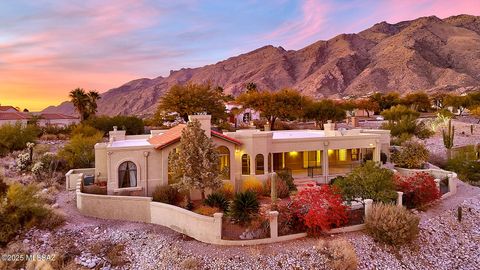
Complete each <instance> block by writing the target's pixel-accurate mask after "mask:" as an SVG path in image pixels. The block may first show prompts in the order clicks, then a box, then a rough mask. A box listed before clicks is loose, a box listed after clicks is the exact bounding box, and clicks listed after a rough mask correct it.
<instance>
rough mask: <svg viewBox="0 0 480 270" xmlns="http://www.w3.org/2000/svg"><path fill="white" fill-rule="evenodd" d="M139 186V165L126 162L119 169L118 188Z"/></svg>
mask: <svg viewBox="0 0 480 270" xmlns="http://www.w3.org/2000/svg"><path fill="white" fill-rule="evenodd" d="M136 186H137V165H135V163H133V162H131V161H125V162H123V163H122V164H120V166H119V167H118V187H119V188H128V187H136Z"/></svg>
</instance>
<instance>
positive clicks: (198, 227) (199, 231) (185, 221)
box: [150, 202, 223, 243]
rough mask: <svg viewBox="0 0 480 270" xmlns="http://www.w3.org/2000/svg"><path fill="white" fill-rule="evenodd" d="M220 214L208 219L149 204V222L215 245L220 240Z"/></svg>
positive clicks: (182, 210)
mask: <svg viewBox="0 0 480 270" xmlns="http://www.w3.org/2000/svg"><path fill="white" fill-rule="evenodd" d="M222 216H223V214H222V213H216V214H214V217H208V216H204V215H200V214H197V213H194V212H192V211H189V210H186V209H183V208H180V207H177V206H174V205H169V204H165V203H159V202H151V203H150V222H151V223H154V224H159V225H162V226H165V227H168V228H170V229H172V230H174V231H177V232H180V233H183V234H185V235H188V236H190V237H192V238H195V239H197V240H198V241H201V242H205V243H217V242H218V241H220V240H221V239H222Z"/></svg>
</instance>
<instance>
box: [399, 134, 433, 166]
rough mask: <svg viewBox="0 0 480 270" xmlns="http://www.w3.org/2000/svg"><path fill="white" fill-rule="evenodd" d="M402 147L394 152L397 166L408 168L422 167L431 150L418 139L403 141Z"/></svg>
mask: <svg viewBox="0 0 480 270" xmlns="http://www.w3.org/2000/svg"><path fill="white" fill-rule="evenodd" d="M401 146H402V147H401V149H400V150H399V151H396V152H394V153H393V154H392V161H393V163H395V165H396V166H398V167H401V168H407V169H421V168H422V167H423V164H425V162H427V160H428V156H429V152H428V150H427V148H426V147H425V145H424V144H423V143H421V142H417V141H406V142H404V143H402V145H401Z"/></svg>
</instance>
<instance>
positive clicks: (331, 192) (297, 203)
mask: <svg viewBox="0 0 480 270" xmlns="http://www.w3.org/2000/svg"><path fill="white" fill-rule="evenodd" d="M292 204H293V205H292V206H293V209H295V215H296V216H298V218H299V219H300V220H301V221H302V222H303V224H304V225H305V226H306V227H307V228H308V230H309V232H310V233H312V234H314V235H317V234H319V233H320V232H321V231H328V230H330V229H331V228H332V227H333V226H335V227H339V226H341V225H343V224H345V223H346V222H347V221H348V215H347V206H345V205H343V204H342V196H341V195H340V194H339V192H338V190H337V188H335V187H333V188H332V187H330V186H328V185H324V186H321V187H310V188H305V189H303V190H301V191H300V192H298V194H297V195H296V196H295V197H294V198H293V203H292Z"/></svg>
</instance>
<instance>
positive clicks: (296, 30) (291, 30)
mask: <svg viewBox="0 0 480 270" xmlns="http://www.w3.org/2000/svg"><path fill="white" fill-rule="evenodd" d="M301 10H302V16H301V18H299V19H298V20H296V21H287V22H285V23H284V24H282V25H281V26H280V27H278V28H277V29H275V30H274V31H272V32H271V33H268V34H267V35H265V36H264V37H263V38H264V39H266V40H280V41H281V43H282V46H283V45H285V46H286V47H288V48H295V49H297V48H299V47H302V46H304V45H305V44H306V43H308V42H309V41H312V39H314V38H315V37H317V36H318V34H319V33H320V32H321V31H322V30H323V27H324V26H325V23H326V16H327V13H328V11H329V10H330V5H329V4H327V3H326V2H325V1H323V2H320V1H318V0H305V1H304V2H303V4H302V6H301Z"/></svg>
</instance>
